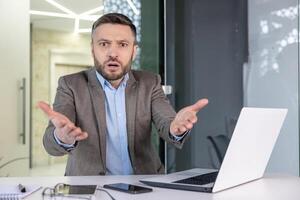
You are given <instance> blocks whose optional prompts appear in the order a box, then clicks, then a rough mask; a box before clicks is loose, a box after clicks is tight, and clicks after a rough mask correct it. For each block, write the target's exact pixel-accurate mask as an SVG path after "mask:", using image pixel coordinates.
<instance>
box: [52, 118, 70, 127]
mask: <svg viewBox="0 0 300 200" xmlns="http://www.w3.org/2000/svg"><path fill="white" fill-rule="evenodd" d="M51 122H52V123H53V125H54V126H55V127H56V128H59V129H62V128H63V127H64V126H65V125H66V124H67V123H68V121H67V120H65V119H61V118H59V117H54V118H52V119H51Z"/></svg>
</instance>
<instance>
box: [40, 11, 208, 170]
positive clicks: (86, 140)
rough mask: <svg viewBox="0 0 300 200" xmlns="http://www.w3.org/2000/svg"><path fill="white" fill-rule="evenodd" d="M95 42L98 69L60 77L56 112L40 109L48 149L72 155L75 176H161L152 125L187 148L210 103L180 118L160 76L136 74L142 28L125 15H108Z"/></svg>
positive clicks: (191, 108)
mask: <svg viewBox="0 0 300 200" xmlns="http://www.w3.org/2000/svg"><path fill="white" fill-rule="evenodd" d="M91 39H92V41H91V50H92V55H93V58H94V63H95V67H94V68H92V69H90V70H86V71H83V72H79V73H76V74H72V75H67V76H64V77H62V78H60V80H59V86H58V89H57V94H56V97H55V102H54V105H53V110H52V109H51V108H50V107H49V105H48V104H46V103H44V102H39V104H38V106H39V107H40V108H41V109H42V110H43V111H44V112H45V113H46V115H47V116H48V118H49V119H50V122H49V126H48V127H47V129H46V131H45V135H44V138H43V143H44V147H45V149H46V151H47V152H48V153H49V154H51V155H54V156H62V155H65V154H68V162H67V167H66V175H70V176H74V175H105V174H155V173H163V171H164V166H163V165H162V163H161V162H160V159H159V157H158V155H157V153H156V151H155V149H154V148H153V146H152V144H151V124H152V122H153V123H154V125H155V127H156V128H157V129H158V133H159V135H160V137H162V138H163V139H164V140H165V141H167V142H169V143H172V144H174V145H175V146H176V147H179V148H181V146H182V145H183V143H184V140H185V138H186V137H185V136H186V134H187V133H188V132H189V130H190V129H191V128H192V127H193V124H194V123H196V121H197V116H196V113H197V112H198V111H199V110H200V109H201V108H203V107H204V106H205V105H206V104H207V103H208V100H207V99H202V100H199V101H198V102H197V103H196V104H194V105H192V106H188V107H186V108H183V109H182V110H180V111H179V112H178V113H177V114H176V112H175V111H174V110H173V108H172V107H171V106H170V104H169V102H168V100H167V98H166V96H165V95H164V93H163V90H162V87H161V81H160V77H159V76H158V75H155V74H152V73H150V72H143V71H135V70H131V63H132V61H133V60H134V58H135V56H136V52H137V42H136V29H135V26H134V25H133V24H132V22H131V20H130V19H128V18H127V17H126V16H124V15H122V14H118V13H110V14H106V15H103V16H102V17H100V18H99V19H98V20H97V21H96V22H95V23H94V24H93V27H92V36H91ZM54 110H55V111H54Z"/></svg>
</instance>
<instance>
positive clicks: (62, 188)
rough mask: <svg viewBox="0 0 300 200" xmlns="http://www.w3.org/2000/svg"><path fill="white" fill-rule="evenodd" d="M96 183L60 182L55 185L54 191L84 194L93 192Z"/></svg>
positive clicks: (66, 193)
mask: <svg viewBox="0 0 300 200" xmlns="http://www.w3.org/2000/svg"><path fill="white" fill-rule="evenodd" d="M96 188H97V185H68V184H62V185H58V187H56V191H55V192H56V193H57V194H62V195H74V194H76V195H86V194H91V195H93V194H95V192H96Z"/></svg>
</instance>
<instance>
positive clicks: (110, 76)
mask: <svg viewBox="0 0 300 200" xmlns="http://www.w3.org/2000/svg"><path fill="white" fill-rule="evenodd" d="M132 58H133V55H132V56H131V58H130V60H129V61H128V63H126V64H125V65H122V63H121V62H120V61H118V59H115V58H110V59H108V60H106V61H105V62H104V63H103V64H101V63H100V62H99V60H97V58H96V57H95V56H94V64H95V67H96V70H97V72H99V73H100V74H101V75H102V76H103V78H105V79H106V80H107V81H115V80H119V79H122V78H123V77H124V76H125V74H127V72H128V71H129V70H130V68H131V64H132ZM110 61H114V62H118V63H119V65H120V67H121V72H120V73H118V74H116V73H112V74H109V73H106V72H105V70H104V68H105V64H106V63H108V62H110Z"/></svg>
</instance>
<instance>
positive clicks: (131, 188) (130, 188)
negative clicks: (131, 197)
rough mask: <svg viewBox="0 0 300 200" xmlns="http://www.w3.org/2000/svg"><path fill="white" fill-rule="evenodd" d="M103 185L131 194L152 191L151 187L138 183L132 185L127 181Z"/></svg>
mask: <svg viewBox="0 0 300 200" xmlns="http://www.w3.org/2000/svg"><path fill="white" fill-rule="evenodd" d="M103 187H104V188H107V189H112V190H118V191H121V192H127V193H130V194H139V193H145V192H152V189H151V188H147V187H142V186H138V185H131V184H127V183H114V184H106V185H103Z"/></svg>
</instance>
